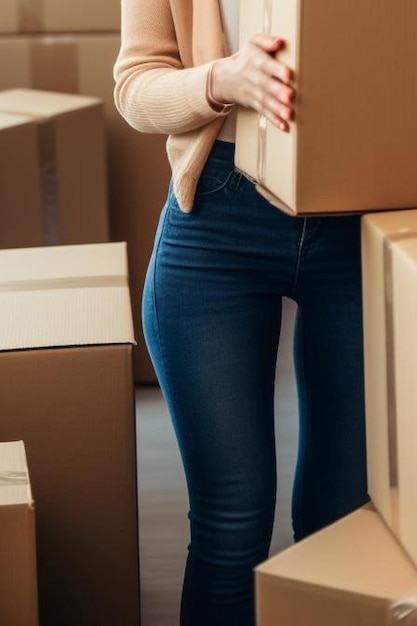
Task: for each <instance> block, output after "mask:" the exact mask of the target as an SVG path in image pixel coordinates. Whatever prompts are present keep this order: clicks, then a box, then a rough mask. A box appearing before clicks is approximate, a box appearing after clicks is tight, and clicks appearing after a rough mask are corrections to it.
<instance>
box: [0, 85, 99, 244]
mask: <svg viewBox="0 0 417 626" xmlns="http://www.w3.org/2000/svg"><path fill="white" fill-rule="evenodd" d="M0 115H2V118H3V120H4V118H5V117H6V120H5V121H3V124H2V126H3V128H2V129H1V131H0V171H1V172H2V173H1V174H0V176H1V179H2V186H1V187H0V214H1V221H2V224H3V228H2V233H1V234H0V245H1V247H25V246H29V245H35V246H36V245H42V244H46V245H57V244H78V243H96V242H104V241H107V240H108V197H107V176H106V175H107V172H106V147H105V131H104V117H103V105H102V102H101V100H99V99H98V98H92V97H86V96H78V95H64V94H61V93H54V92H46V91H38V90H31V89H9V90H5V91H1V92H0ZM13 116H17V117H16V118H15V119H16V121H17V122H18V121H19V116H20V120H21V121H26V126H23V125H22V126H21V127H20V128H17V123H14V121H13ZM7 118H9V119H10V120H11V123H10V124H9V125H8V124H7ZM29 122H32V126H29ZM12 127H14V132H13V137H14V138H13V137H12V131H11V128H12ZM13 142H14V145H12V144H13ZM36 170H37V177H38V179H39V181H38V182H36V181H35V180H34V176H35V172H36ZM25 172H27V175H28V180H27V181H26V178H24V173H25ZM3 179H4V180H3ZM22 180H24V181H25V185H24V186H26V182H27V185H28V188H27V189H26V190H24V189H21V187H23V185H22ZM26 219H27V220H28V223H26ZM16 222H18V223H20V224H21V228H20V229H19V227H18V225H17V223H16ZM32 227H33V230H32ZM30 233H32V235H30Z"/></svg>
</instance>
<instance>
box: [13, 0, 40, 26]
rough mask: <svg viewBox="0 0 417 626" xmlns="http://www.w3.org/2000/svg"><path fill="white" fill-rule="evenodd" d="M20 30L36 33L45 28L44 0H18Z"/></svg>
mask: <svg viewBox="0 0 417 626" xmlns="http://www.w3.org/2000/svg"><path fill="white" fill-rule="evenodd" d="M16 2H17V11H18V13H17V15H18V31H19V32H20V33H36V32H42V31H43V30H44V24H43V6H42V5H43V0H16Z"/></svg>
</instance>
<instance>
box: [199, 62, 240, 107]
mask: <svg viewBox="0 0 417 626" xmlns="http://www.w3.org/2000/svg"><path fill="white" fill-rule="evenodd" d="M215 65H216V61H214V63H212V64H211V66H210V69H209V71H208V74H207V81H206V98H207V102H208V103H209V105H210V106H211V108H212V109H213V110H214V111H216V113H227V112H228V111H229V110H230V109H231V108H232V107H233V106H234V104H235V103H234V102H222V100H221V99H220V98H218V97H217V94H216V95H215V94H214V93H213V91H214V90H213V71H214V69H215Z"/></svg>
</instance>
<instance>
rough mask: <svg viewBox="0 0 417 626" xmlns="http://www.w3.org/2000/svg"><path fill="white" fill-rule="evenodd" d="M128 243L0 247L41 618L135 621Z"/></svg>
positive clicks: (1, 359)
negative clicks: (31, 500)
mask: <svg viewBox="0 0 417 626" xmlns="http://www.w3.org/2000/svg"><path fill="white" fill-rule="evenodd" d="M127 280H128V277H127V259H126V245H125V244H123V243H112V244H93V245H85V246H58V247H43V248H27V249H21V250H3V251H0V346H1V351H0V380H1V381H2V392H1V393H0V414H1V415H2V419H1V421H0V439H3V440H13V439H22V440H24V441H25V445H26V451H27V457H28V463H29V466H30V468H31V478H32V486H33V490H34V493H35V495H36V506H37V536H38V575H39V578H38V581H39V609H40V623H41V624H42V626H56V625H57V624H59V626H74V624H80V625H81V624H82V626H97V624H100V626H114V625H115V624H123V626H137V625H138V623H139V620H140V614H139V554H138V550H139V548H138V516H137V479H136V446H135V405H134V385H133V377H132V343H133V341H134V340H133V327H132V319H131V312H130V298H129V290H128V286H127Z"/></svg>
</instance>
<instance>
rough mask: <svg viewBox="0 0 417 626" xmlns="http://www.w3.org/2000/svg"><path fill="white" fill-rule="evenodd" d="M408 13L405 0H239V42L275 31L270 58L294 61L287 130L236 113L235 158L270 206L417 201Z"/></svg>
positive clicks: (331, 208) (416, 9)
mask: <svg viewBox="0 0 417 626" xmlns="http://www.w3.org/2000/svg"><path fill="white" fill-rule="evenodd" d="M416 19H417V5H416V3H415V2H414V1H413V0H404V2H401V4H399V3H398V2H396V1H395V0H384V1H383V2H376V1H375V0H364V1H363V2H361V3H360V7H357V6H356V5H354V4H352V2H351V1H350V0H340V1H339V2H333V0H297V2H294V1H293V0H282V1H280V2H278V1H277V0H271V1H269V2H267V0H265V1H264V2H252V0H241V40H242V42H243V41H246V40H247V39H248V37H249V36H250V35H252V34H253V33H255V32H261V31H264V30H265V31H269V32H271V34H274V35H278V36H280V37H281V38H283V39H284V40H285V41H286V46H285V49H283V50H282V52H279V53H278V58H279V59H280V60H281V61H282V62H283V63H285V64H286V65H288V66H289V67H290V68H292V69H293V70H294V86H295V89H296V94H297V95H296V102H295V110H296V113H295V115H296V119H295V122H294V123H292V124H291V131H290V132H289V133H283V132H282V131H280V130H278V129H276V128H275V127H274V126H273V125H272V124H271V123H269V122H268V123H266V124H265V125H264V122H265V119H264V118H260V116H259V115H258V114H257V113H256V112H254V111H250V110H244V109H242V110H240V111H239V113H238V129H237V152H236V164H237V167H238V168H240V169H241V170H243V171H245V172H246V173H247V174H249V175H250V176H251V177H253V178H254V179H255V180H256V181H258V183H259V189H260V191H261V193H263V194H264V195H266V196H267V198H268V199H269V200H270V201H271V202H273V203H274V204H275V205H276V206H278V207H280V208H281V209H282V210H284V211H286V212H288V213H290V214H311V213H335V212H348V213H350V212H354V211H371V210H375V209H388V208H391V209H395V208H408V207H414V206H415V205H416V204H417V177H416V176H415V163H416V162H417V120H416V116H415V110H416V108H417V81H415V80H414V79H413V76H414V59H415V56H416V39H415V36H414V29H413V27H412V24H414V23H415V21H416ZM400 68H401V69H400ZM400 74H401V76H402V80H401V97H399V96H398V91H397V88H396V87H395V84H396V81H397V80H398V77H399V75H400Z"/></svg>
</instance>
